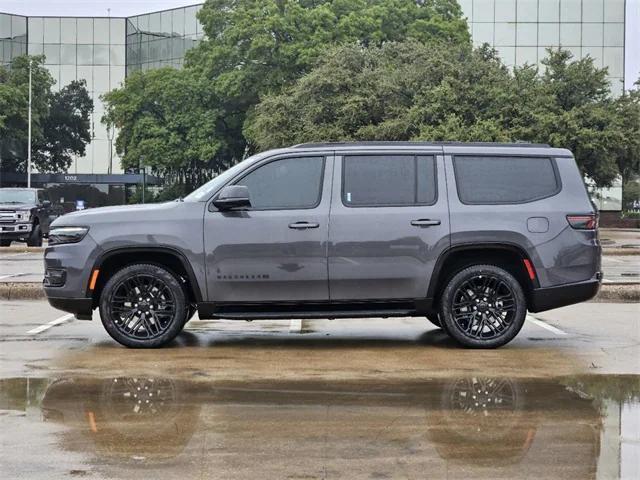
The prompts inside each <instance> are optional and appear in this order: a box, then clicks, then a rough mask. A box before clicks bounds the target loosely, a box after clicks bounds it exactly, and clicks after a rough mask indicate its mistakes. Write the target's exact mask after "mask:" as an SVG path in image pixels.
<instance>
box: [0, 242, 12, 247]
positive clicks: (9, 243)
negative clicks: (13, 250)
mask: <svg viewBox="0 0 640 480" xmlns="http://www.w3.org/2000/svg"><path fill="white" fill-rule="evenodd" d="M10 246H11V240H0V247H10Z"/></svg>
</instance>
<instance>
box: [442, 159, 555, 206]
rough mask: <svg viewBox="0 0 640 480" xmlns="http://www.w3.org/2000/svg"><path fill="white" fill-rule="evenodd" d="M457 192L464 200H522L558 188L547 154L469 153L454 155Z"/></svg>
mask: <svg viewBox="0 0 640 480" xmlns="http://www.w3.org/2000/svg"><path fill="white" fill-rule="evenodd" d="M454 167H455V173H456V183H457V187H458V196H459V198H460V200H461V201H462V202H464V203H478V204H482V203H485V204H486V203H522V202H530V201H533V200H537V199H540V198H544V197H548V196H550V195H553V194H555V193H557V192H558V189H559V184H558V181H557V178H556V172H555V169H554V167H553V163H552V161H551V159H549V158H536V157H471V156H463V157H456V158H455V159H454Z"/></svg>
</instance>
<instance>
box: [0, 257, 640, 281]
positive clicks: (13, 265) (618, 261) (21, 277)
mask: <svg viewBox="0 0 640 480" xmlns="http://www.w3.org/2000/svg"><path fill="white" fill-rule="evenodd" d="M42 255H43V254H42V253H40V252H11V253H3V252H2V250H0V283H3V282H5V283H8V282H11V283H15V282H36V283H39V282H41V281H42V277H43V276H44V262H43V260H42ZM602 270H603V271H604V280H605V282H606V283H621V282H622V283H627V282H640V255H624V256H618V255H603V257H602Z"/></svg>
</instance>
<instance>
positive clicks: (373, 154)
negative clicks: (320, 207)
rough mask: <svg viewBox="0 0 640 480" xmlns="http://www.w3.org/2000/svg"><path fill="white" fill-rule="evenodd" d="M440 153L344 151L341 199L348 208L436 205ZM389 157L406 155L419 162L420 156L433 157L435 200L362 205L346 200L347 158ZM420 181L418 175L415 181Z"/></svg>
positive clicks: (341, 173)
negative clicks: (345, 164)
mask: <svg viewBox="0 0 640 480" xmlns="http://www.w3.org/2000/svg"><path fill="white" fill-rule="evenodd" d="M438 155H441V154H440V153H436V152H425V153H419V152H397V151H389V152H384V153H381V152H377V151H376V152H363V153H360V152H358V153H351V152H349V153H344V154H342V159H341V172H340V176H341V177H342V178H341V179H340V201H341V202H342V205H343V206H344V207H346V208H387V207H393V208H402V207H408V208H411V207H430V206H433V205H435V204H436V203H438V197H439V192H438ZM365 156H366V157H389V156H404V157H413V158H414V161H416V162H417V158H418V157H431V158H432V159H433V186H434V193H435V196H434V197H433V201H432V202H429V203H411V204H406V203H385V204H367V205H364V204H360V205H349V204H348V203H346V202H345V168H344V163H345V160H346V159H347V158H348V157H365ZM417 181H418V177H417V175H416V177H415V180H414V183H417ZM416 192H417V185H416Z"/></svg>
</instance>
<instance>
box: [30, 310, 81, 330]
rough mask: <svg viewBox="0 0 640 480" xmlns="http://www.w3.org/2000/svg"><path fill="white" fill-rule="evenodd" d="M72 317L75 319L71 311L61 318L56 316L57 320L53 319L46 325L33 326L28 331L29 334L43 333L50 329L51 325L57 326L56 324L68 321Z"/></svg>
mask: <svg viewBox="0 0 640 480" xmlns="http://www.w3.org/2000/svg"><path fill="white" fill-rule="evenodd" d="M72 319H73V313H69V314H67V315H63V316H62V317H60V318H56V319H55V320H51V321H50V322H49V323H45V324H44V325H40V326H39V327H36V328H33V329H31V330H29V331H28V332H27V333H28V334H29V335H37V334H38V333H42V332H44V331H45V330H49V329H50V328H51V327H55V326H56V325H61V324H63V323H67V322H69V321H71V320H72Z"/></svg>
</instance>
